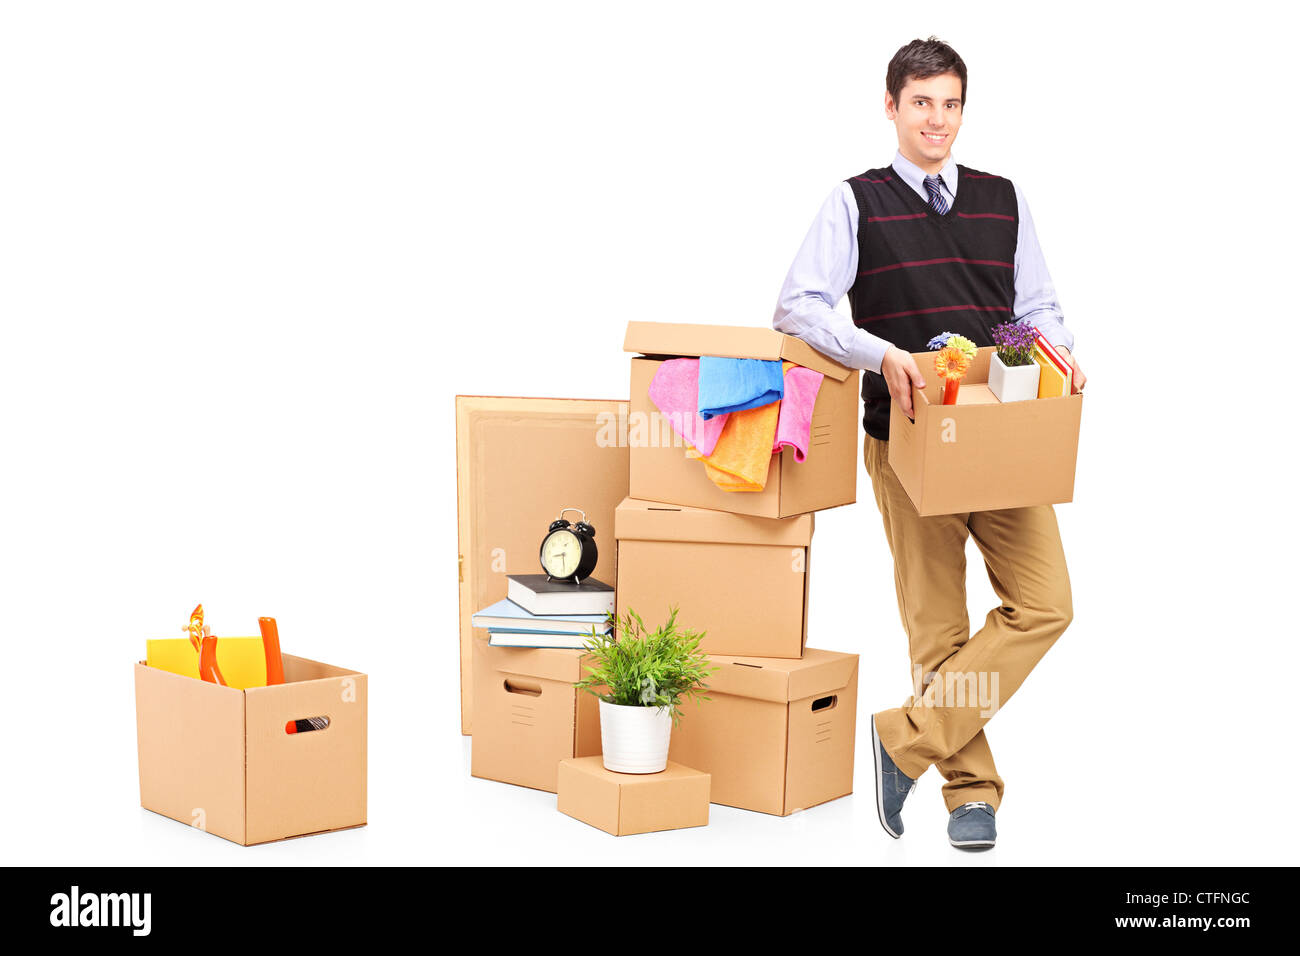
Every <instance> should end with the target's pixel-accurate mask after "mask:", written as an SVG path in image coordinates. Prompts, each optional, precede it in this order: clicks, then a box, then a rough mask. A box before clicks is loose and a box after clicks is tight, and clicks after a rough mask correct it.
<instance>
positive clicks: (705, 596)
mask: <svg viewBox="0 0 1300 956" xmlns="http://www.w3.org/2000/svg"><path fill="white" fill-rule="evenodd" d="M812 533H813V516H812V515H811V514H804V515H798V516H796V517H793V518H758V517H754V516H753V515H736V514H728V513H727V512H725V511H708V510H706V509H703V508H688V507H685V506H682V505H665V504H660V503H658V502H653V501H640V500H637V499H635V498H627V499H625V500H624V501H623V502H622V503H621V504H619V506H618V508H617V509H615V511H614V537H615V538H616V539H617V541H618V585H617V588H616V594H615V602H616V613H617V614H618V615H619V616H620V617H621V616H622V615H624V614H625V613H626V612H627V610H628V608H631V609H633V610H635V611H636V612H637V613H638V614H639V615H641V618H642V619H643V620H644V621H645V624H646V626H647V627H649V628H651V629H652V630H653V629H654V628H656V627H658V626H659V625H660V624H661V623H663V622H664V621H666V620H667V619H668V614H669V612H670V609H671V606H672V605H674V604H675V605H677V607H678V608H679V610H678V614H677V623H678V624H679V625H680V626H681V627H683V628H685V629H687V630H691V631H704V632H705V637H704V640H703V641H701V643H700V648H701V649H702V650H703V651H705V653H708V654H740V655H748V656H752V657H799V656H800V655H801V654H802V653H803V648H804V643H805V641H806V640H807V634H808V557H809V553H810V550H811V544H812Z"/></svg>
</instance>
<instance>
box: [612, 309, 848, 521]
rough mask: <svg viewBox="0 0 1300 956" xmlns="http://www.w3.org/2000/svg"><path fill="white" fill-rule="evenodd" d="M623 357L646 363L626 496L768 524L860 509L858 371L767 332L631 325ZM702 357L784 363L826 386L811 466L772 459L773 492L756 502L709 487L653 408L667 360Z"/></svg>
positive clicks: (634, 413)
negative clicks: (655, 385)
mask: <svg viewBox="0 0 1300 956" xmlns="http://www.w3.org/2000/svg"><path fill="white" fill-rule="evenodd" d="M623 350H624V351H625V352H640V353H642V354H641V355H640V356H638V357H636V358H634V359H632V394H631V404H630V408H629V412H628V416H629V418H628V429H627V433H628V446H629V450H630V452H631V461H630V469H631V471H630V475H629V480H630V486H629V490H628V494H629V495H631V496H632V497H633V498H641V499H644V500H647V501H660V502H666V503H669V504H678V505H689V506H691V507H695V508H708V509H711V510H714V511H730V512H733V513H735V514H748V515H761V516H763V517H767V518H785V517H789V516H790V515H797V514H804V513H806V512H809V511H819V510H822V509H825V508H834V507H836V506H838V505H848V504H852V503H853V502H854V501H855V500H857V477H858V447H859V444H858V418H859V413H858V378H859V374H858V371H857V370H856V369H848V368H845V367H844V366H843V365H840V364H838V363H837V362H833V361H831V360H830V359H828V358H827V357H826V356H824V355H822V354H821V353H820V352H817V351H816V350H815V349H813V348H812V347H811V346H809V345H808V344H807V343H805V342H803V341H801V340H799V339H797V338H794V337H793V336H789V335H783V334H782V333H780V332H777V331H776V330H775V329H770V328H757V327H744V326H727V325H686V324H676V323H668V322H629V323H628V325H627V334H626V337H625V338H624V340H623ZM701 355H718V356H723V357H727V358H755V359H769V360H771V359H786V360H789V361H791V362H794V363H796V364H797V365H803V366H805V367H807V368H811V369H816V370H817V371H819V372H822V373H823V374H824V375H825V376H826V377H825V379H823V381H822V385H821V389H820V390H819V391H818V393H817V404H816V405H814V406H813V418H812V436H811V439H810V447H809V449H808V455H807V458H806V459H805V460H804V461H803V462H796V461H795V460H794V455H793V454H791V453H789V452H782V453H781V454H779V455H774V456H772V463H771V465H770V467H769V469H768V474H767V483H766V485H765V486H764V488H763V490H762V491H760V492H731V491H723V490H722V489H721V488H719V487H718V486H717V485H715V484H714V483H713V482H712V481H710V480H709V478H708V476H707V475H706V474H705V471H704V465H703V464H702V463H701V462H699V461H698V460H695V459H690V458H687V457H686V449H687V446H686V444H685V443H684V442H683V440H682V439H681V437H680V436H679V435H677V434H676V433H675V432H674V431H673V428H672V425H671V424H670V423H669V421H668V419H667V418H666V417H664V416H663V415H661V414H660V413H659V410H658V409H657V408H655V405H654V403H653V402H651V401H650V382H651V381H652V380H653V379H654V376H655V372H656V371H658V369H659V366H660V365H662V364H663V362H664V361H665V360H666V359H669V358H678V357H698V356H701Z"/></svg>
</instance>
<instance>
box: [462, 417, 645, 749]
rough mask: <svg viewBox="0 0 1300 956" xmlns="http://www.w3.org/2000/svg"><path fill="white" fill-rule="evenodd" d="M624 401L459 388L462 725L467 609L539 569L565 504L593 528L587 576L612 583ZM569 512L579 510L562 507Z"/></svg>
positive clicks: (467, 689) (468, 696)
mask: <svg viewBox="0 0 1300 956" xmlns="http://www.w3.org/2000/svg"><path fill="white" fill-rule="evenodd" d="M627 409H628V403H627V402H626V401H601V400H597V399H579V398H514V397H508V396H476V395H457V396H456V505H457V510H456V515H457V520H456V531H457V540H458V545H459V551H460V555H459V562H458V565H459V584H460V692H461V693H460V702H461V719H460V729H461V733H463V734H468V733H470V732H471V730H472V727H471V724H472V720H471V717H472V715H473V712H474V707H473V686H474V682H473V671H474V668H473V660H472V649H473V647H474V637H473V628H472V626H471V624H470V618H471V617H472V616H473V615H474V613H475V612H477V611H480V610H482V609H483V608H485V607H490V606H491V605H493V604H495V603H496V602H497V601H500V600H501V599H502V598H504V597H505V596H506V575H508V574H539V573H541V570H542V566H541V563H540V562H539V560H538V556H537V552H538V549H539V548H540V547H541V544H542V538H543V536H544V535H545V534H546V529H547V526H548V525H549V524H550V523H551V522H552V521H553V520H555V518H556V516H557V515H558V514H559V512H560V509H561V508H567V507H574V508H581V509H582V510H583V511H585V512H586V513H587V520H588V522H589V523H590V524H591V525H592V526H593V527H594V528H595V529H596V550H597V552H598V554H599V560H598V561H597V563H596V569H595V570H594V571H593V572H592V574H591V576H592V577H594V578H596V579H597V580H599V581H604V582H605V583H606V584H608V585H610V586H611V587H612V586H613V584H614V507H615V506H616V505H617V504H618V503H619V502H620V501H622V500H623V499H624V498H626V497H627V489H628V480H627V470H628V449H627V443H626V442H625V441H623V442H621V443H620V434H619V427H618V423H619V422H624V423H626V421H627ZM566 517H567V518H569V519H570V520H574V519H576V518H577V515H574V514H569V515H566Z"/></svg>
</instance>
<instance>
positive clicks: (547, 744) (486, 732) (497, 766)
mask: <svg viewBox="0 0 1300 956" xmlns="http://www.w3.org/2000/svg"><path fill="white" fill-rule="evenodd" d="M585 656H586V652H585V651H571V650H562V649H559V648H531V647H493V646H492V645H490V644H489V643H488V639H487V635H483V636H482V637H479V636H475V638H474V744H473V748H472V752H471V753H472V755H471V758H470V773H471V774H472V775H473V776H475V777H484V778H487V779H489V780H500V781H501V782H502V783H513V784H517V785H519V786H521V787H532V788H533V789H535V790H549V791H550V792H551V793H555V790H556V787H557V785H558V784H557V773H558V770H559V765H560V761H561V760H563V759H565V758H567V757H587V756H591V755H592V754H599V753H600V702H599V700H597V698H596V697H595V696H593V695H592V694H589V693H587V692H586V691H580V690H576V689H575V688H574V686H573V684H574V682H575V681H577V680H579V679H580V678H582V677H584V676H586V675H585V673H584V672H583V671H582V669H581V665H582V660H583V658H584V657H585Z"/></svg>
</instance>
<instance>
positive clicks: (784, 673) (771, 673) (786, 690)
mask: <svg viewBox="0 0 1300 956" xmlns="http://www.w3.org/2000/svg"><path fill="white" fill-rule="evenodd" d="M709 659H710V661H712V663H714V664H715V665H717V666H718V670H716V671H714V672H713V673H712V674H710V675H709V678H708V684H709V691H710V693H718V694H733V695H735V696H737V697H752V698H755V699H757V700H769V701H775V702H777V703H788V702H789V701H792V700H803V699H804V698H805V697H812V696H814V695H816V694H824V693H832V692H834V691H837V690H840V689H842V688H844V687H845V686H847V685H848V683H849V682H850V681H851V680H852V679H853V676H854V674H856V673H857V669H858V655H857V654H841V653H839V652H838V651H822V650H817V649H816V648H811V647H810V648H807V649H806V650H805V651H804V655H803V658H802V659H795V658H781V657H728V656H723V655H717V654H715V655H713V656H712V657H710V658H709ZM703 706H704V707H707V706H708V704H704V705H703Z"/></svg>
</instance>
